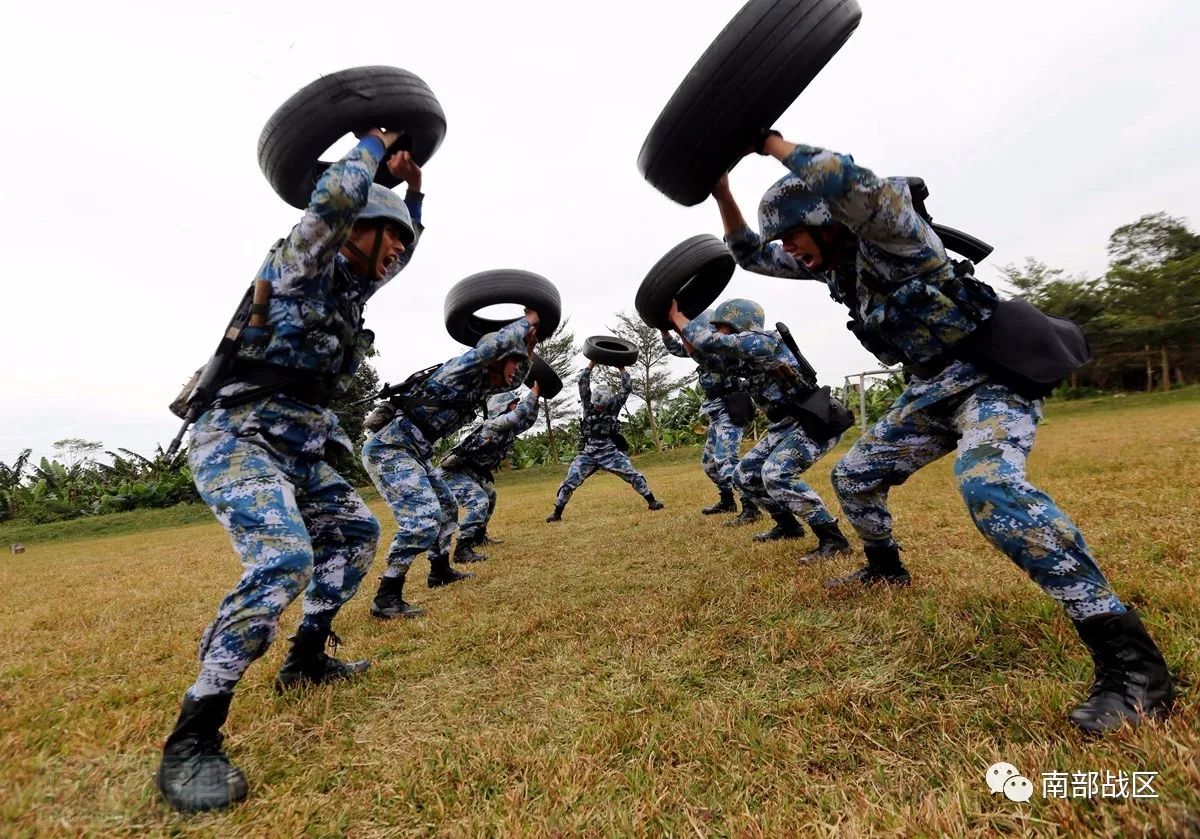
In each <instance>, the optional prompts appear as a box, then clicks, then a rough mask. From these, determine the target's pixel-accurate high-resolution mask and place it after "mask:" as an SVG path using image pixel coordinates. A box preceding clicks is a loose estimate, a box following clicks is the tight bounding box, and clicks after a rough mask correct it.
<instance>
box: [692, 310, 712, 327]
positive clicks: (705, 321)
mask: <svg viewBox="0 0 1200 839" xmlns="http://www.w3.org/2000/svg"><path fill="white" fill-rule="evenodd" d="M715 315H716V313H715V312H714V311H713V310H712V309H705V310H704V311H703V312H701V313H700V314H698V315H696V316H695V317H694V318H692V320H693V321H698V322H699V323H700V325H701V326H711V325H712V319H713V317H715Z"/></svg>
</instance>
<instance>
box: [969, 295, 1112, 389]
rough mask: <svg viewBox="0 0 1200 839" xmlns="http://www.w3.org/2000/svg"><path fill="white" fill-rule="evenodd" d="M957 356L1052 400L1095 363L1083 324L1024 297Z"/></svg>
mask: <svg viewBox="0 0 1200 839" xmlns="http://www.w3.org/2000/svg"><path fill="white" fill-rule="evenodd" d="M956 354H957V355H958V356H959V357H961V358H963V359H965V360H967V361H972V362H974V363H976V364H978V365H979V366H980V367H982V368H984V369H985V370H986V371H987V372H989V373H991V374H992V375H993V376H994V377H995V378H996V379H998V380H999V381H1001V382H1002V383H1004V384H1006V385H1008V386H1009V387H1011V388H1012V389H1013V390H1015V391H1016V392H1017V393H1019V394H1021V395H1022V396H1025V397H1027V398H1031V399H1036V398H1041V397H1043V396H1046V395H1047V394H1049V393H1050V391H1052V390H1054V388H1055V387H1056V386H1057V385H1058V383H1059V382H1061V381H1062V380H1063V379H1065V378H1066V377H1067V376H1069V375H1070V374H1071V373H1073V372H1075V371H1076V370H1078V369H1079V368H1080V367H1082V366H1083V365H1085V364H1087V363H1088V362H1089V361H1091V360H1092V349H1091V346H1089V344H1088V340H1087V336H1086V335H1084V333H1083V330H1082V329H1080V328H1079V325H1078V324H1076V323H1075V322H1074V321H1070V320H1067V319H1066V318H1060V317H1055V316H1053V315H1048V314H1046V313H1045V312H1043V311H1042V310H1041V309H1039V308H1037V307H1036V306H1034V305H1033V304H1032V303H1030V302H1029V301H1027V300H1022V299H1020V298H1015V299H1013V300H1003V301H1001V302H1000V303H999V304H998V305H997V306H996V309H995V311H994V312H993V313H992V316H991V317H990V318H988V319H987V320H986V321H984V322H983V323H982V324H981V325H980V327H979V328H978V329H976V330H975V333H974V334H973V335H971V336H970V337H969V338H968V339H967V340H966V341H964V342H963V345H962V346H961V347H960V348H959V351H958V353H956Z"/></svg>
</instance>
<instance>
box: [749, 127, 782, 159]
mask: <svg viewBox="0 0 1200 839" xmlns="http://www.w3.org/2000/svg"><path fill="white" fill-rule="evenodd" d="M772 135H774V136H775V137H782V136H783V135H782V134H780V133H779V132H778V131H776V130H775V129H774V128H764V129H763V130H762V131H760V132H758V134H757V135H756V136H755V138H754V152H755V154H766V153H767V150H766V145H767V138H768V137H770V136H772Z"/></svg>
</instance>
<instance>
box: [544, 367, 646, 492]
mask: <svg viewBox="0 0 1200 839" xmlns="http://www.w3.org/2000/svg"><path fill="white" fill-rule="evenodd" d="M632 392H633V380H632V379H631V378H630V376H629V374H628V373H622V374H621V389H620V391H618V392H617V393H614V394H612V395H611V396H610V397H608V398H607V399H597V400H595V401H593V400H592V371H591V370H590V369H586V368H585V369H584V371H583V372H582V373H580V374H579V399H580V401H581V402H582V403H583V417H582V418H581V419H580V433H581V434H582V435H583V449H582V450H581V451H580V452H579V454H577V455H576V456H575V459H574V460H572V461H571V465H570V467H568V469H567V477H566V478H565V479H564V480H563V482H562V485H561V486H560V487H559V488H558V497H557V498H556V499H555V502H554V503H555V506H556V507H565V506H567V502H568V501H570V500H571V495H572V494H573V493H574V492H575V490H577V489H579V487H580V486H582V485H583V482H584V481H586V480H587V479H588V478H589V477H591V476H592V475H593V474H595V472H596V470H597V469H603V470H604V471H606V472H612V473H613V474H614V475H616V476H617V477H618V478H620V479H621V480H623V481H625V483H627V484H629V485H630V486H632V487H633V488H634V490H635V491H636V492H637V494H638V495H640V496H642V498H647V499H648V498H649V497H650V487H649V486H648V485H647V484H646V478H645V477H644V476H643V475H642V473H641V472H639V471H637V470H636V469H634V468H633V463H632V462H631V461H630V460H629V456H628V455H626V454H625V453H624V452H623V451H621V450H620V449H618V448H617V446H616V443H614V442H613V437H615V436H616V435H617V434H620V433H621V417H620V412H621V408H622V407H624V405H625V400H626V399H628V398H629V394H630V393H632Z"/></svg>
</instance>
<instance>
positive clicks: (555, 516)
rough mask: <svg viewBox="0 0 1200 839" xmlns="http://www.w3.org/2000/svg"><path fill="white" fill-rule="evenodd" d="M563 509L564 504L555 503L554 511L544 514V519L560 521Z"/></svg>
mask: <svg viewBox="0 0 1200 839" xmlns="http://www.w3.org/2000/svg"><path fill="white" fill-rule="evenodd" d="M564 509H566V505H565V504H555V505H554V512H553V513H551V514H550V515H548V516H546V521H562V513H563V510H564Z"/></svg>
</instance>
